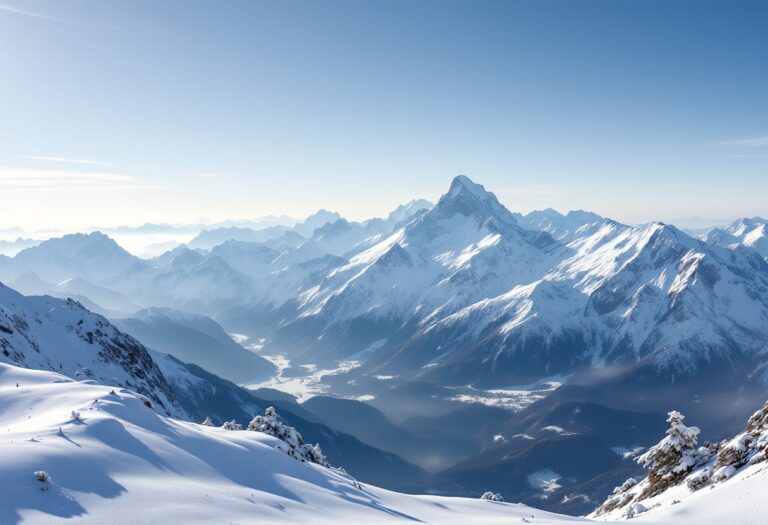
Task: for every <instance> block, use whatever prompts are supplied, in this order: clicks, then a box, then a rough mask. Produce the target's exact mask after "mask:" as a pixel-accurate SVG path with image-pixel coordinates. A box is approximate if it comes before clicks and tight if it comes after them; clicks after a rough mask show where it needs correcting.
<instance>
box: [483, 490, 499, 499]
mask: <svg viewBox="0 0 768 525" xmlns="http://www.w3.org/2000/svg"><path fill="white" fill-rule="evenodd" d="M480 499H484V500H488V501H504V498H503V497H502V496H501V494H499V493H498V492H491V491H490V490H489V491H488V492H484V493H483V495H482V496H480Z"/></svg>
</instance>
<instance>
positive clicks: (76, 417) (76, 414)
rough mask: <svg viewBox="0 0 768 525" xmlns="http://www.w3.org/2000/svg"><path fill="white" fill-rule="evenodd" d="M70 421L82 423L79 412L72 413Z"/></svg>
mask: <svg viewBox="0 0 768 525" xmlns="http://www.w3.org/2000/svg"><path fill="white" fill-rule="evenodd" d="M72 421H82V420H81V419H80V412H75V411H74V410H73V411H72Z"/></svg>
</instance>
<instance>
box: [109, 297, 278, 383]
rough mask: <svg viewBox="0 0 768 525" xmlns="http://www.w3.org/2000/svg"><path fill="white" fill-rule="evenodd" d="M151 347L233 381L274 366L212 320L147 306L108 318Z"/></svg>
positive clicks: (263, 374) (257, 377)
mask: <svg viewBox="0 0 768 525" xmlns="http://www.w3.org/2000/svg"><path fill="white" fill-rule="evenodd" d="M112 322H113V323H114V324H115V325H117V326H118V327H119V328H120V329H121V330H123V331H124V332H126V333H128V334H131V335H132V336H134V337H135V338H137V339H139V340H140V341H142V342H143V343H144V344H146V345H148V346H149V347H151V348H153V349H154V350H157V351H160V352H163V353H166V354H171V355H172V356H174V357H175V358H177V359H179V360H180V361H182V362H184V363H194V364H197V365H199V366H201V367H202V368H204V369H206V370H209V371H210V372H213V373H214V374H216V375H218V376H220V377H223V378H225V379H229V380H231V381H233V382H235V383H243V382H257V381H261V380H263V379H265V378H267V377H269V376H271V375H272V374H273V373H274V372H275V366H274V365H273V364H272V363H270V362H269V361H267V360H266V359H264V358H263V357H260V356H258V355H256V354H254V353H253V352H251V351H249V350H246V349H245V348H243V347H242V346H240V345H239V344H237V343H235V342H234V341H233V340H232V338H231V337H230V336H229V335H227V333H226V332H224V330H223V329H222V328H221V326H219V324H218V323H216V322H215V321H214V320H213V319H210V318H209V317H205V316H202V315H196V314H190V313H188V312H182V311H180V310H173V309H170V308H147V309H145V310H141V311H139V312H136V314H135V315H134V316H133V317H129V318H124V319H114V320H113V321H112Z"/></svg>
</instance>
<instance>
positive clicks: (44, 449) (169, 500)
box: [0, 364, 768, 525]
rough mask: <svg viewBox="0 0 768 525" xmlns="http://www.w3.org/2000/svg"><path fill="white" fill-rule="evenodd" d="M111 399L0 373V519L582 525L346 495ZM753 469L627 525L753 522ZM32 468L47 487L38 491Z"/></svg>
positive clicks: (248, 443)
mask: <svg viewBox="0 0 768 525" xmlns="http://www.w3.org/2000/svg"><path fill="white" fill-rule="evenodd" d="M111 392H112V389H111V387H105V386H101V385H97V384H93V383H92V382H88V381H86V382H76V381H72V380H70V379H68V378H66V377H64V376H61V375H59V374H56V373H53V372H45V371H37V370H28V369H23V368H19V367H14V366H10V365H6V364H0V428H2V429H3V430H4V431H3V434H2V439H1V440H0V457H1V458H2V459H3V461H0V479H2V480H3V490H2V491H0V522H2V523H4V524H9V525H16V524H21V523H24V524H33V525H36V524H49V523H51V524H55V523H64V522H66V523H93V524H106V523H109V524H114V525H119V524H131V525H135V524H150V523H167V524H169V525H174V524H185V525H186V524H195V523H200V524H206V525H209V524H211V523H243V524H244V523H254V522H258V523H345V524H346V523H348V524H358V523H371V524H386V523H408V522H414V521H417V522H421V523H433V524H477V525H490V524H495V523H498V524H507V523H540V524H550V525H554V524H567V523H594V522H593V521H590V520H587V519H584V518H574V517H569V516H562V515H556V514H551V513H547V512H544V511H540V510H537V509H534V508H531V507H527V506H524V505H518V504H509V503H499V502H490V501H482V500H478V499H463V498H449V497H436V496H411V495H404V494H398V493H395V492H391V491H387V490H383V489H379V488H376V487H373V486H370V485H365V484H363V485H360V484H356V483H355V481H354V479H353V478H351V477H349V476H348V475H346V474H343V473H341V472H338V471H335V470H332V469H327V468H324V467H320V466H318V465H315V464H311V463H302V462H299V461H297V460H295V459H293V458H291V457H289V456H288V455H287V454H285V453H283V452H282V451H280V450H278V448H277V447H278V446H279V443H280V442H279V441H278V440H277V439H276V438H273V437H271V436H268V435H266V434H262V433H259V432H250V431H228V430H224V429H221V428H213V427H205V426H202V425H198V424H195V423H188V422H183V421H179V420H175V419H171V418H167V417H164V416H161V415H159V414H158V413H157V412H156V411H154V410H152V409H150V408H148V407H147V406H146V405H145V403H144V401H143V398H142V397H141V396H137V395H136V394H134V393H132V392H131V391H130V390H126V389H121V390H116V391H114V393H111ZM73 411H75V412H77V413H78V414H79V421H78V420H76V419H74V418H73V417H72V412H73ZM764 466H765V463H764V462H763V463H760V464H755V465H753V466H748V467H745V468H743V469H742V470H741V471H740V472H738V473H737V474H735V475H734V476H733V477H731V478H730V479H728V480H727V481H723V482H720V483H719V484H718V486H717V487H716V488H714V489H701V490H699V491H698V492H695V493H690V491H689V490H688V489H681V490H678V488H675V490H672V491H669V492H668V493H664V494H663V495H662V496H660V497H659V498H658V500H657V501H654V504H655V503H660V505H659V506H658V507H656V508H653V509H651V510H649V511H647V512H644V513H640V514H639V515H637V516H636V517H635V518H634V520H633V521H635V520H636V521H638V522H640V523H659V524H662V523H664V524H666V523H696V524H701V525H715V524H717V525H721V524H723V523H731V524H736V525H749V524H760V523H764V519H765V518H764V516H765V513H766V511H768V508H767V506H766V505H767V504H766V502H765V498H764V494H765V490H766V488H768V475H767V474H768V472H766V470H765V468H764ZM39 471H44V472H45V473H47V475H48V476H50V481H48V482H40V481H38V480H37V478H36V476H35V475H34V473H35V472H39ZM42 489H45V490H42ZM599 519H601V520H602V519H616V517H614V516H603V517H602V518H599Z"/></svg>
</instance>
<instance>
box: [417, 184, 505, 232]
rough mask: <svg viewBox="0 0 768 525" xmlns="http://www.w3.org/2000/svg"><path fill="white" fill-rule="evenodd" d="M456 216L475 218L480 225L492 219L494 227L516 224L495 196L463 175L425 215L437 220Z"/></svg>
mask: <svg viewBox="0 0 768 525" xmlns="http://www.w3.org/2000/svg"><path fill="white" fill-rule="evenodd" d="M456 214H460V215H463V216H465V217H475V218H476V219H477V220H478V221H479V222H481V223H482V222H485V221H486V220H488V219H494V220H495V221H494V222H497V224H496V226H502V227H505V226H512V225H516V224H517V221H516V220H515V218H514V216H513V215H512V213H511V212H510V211H509V210H508V209H506V208H505V207H504V206H503V205H502V204H501V203H500V202H499V200H498V199H497V198H496V195H494V194H493V193H492V192H490V191H487V190H486V189H485V187H483V186H482V185H481V184H476V183H475V182H473V181H472V180H471V179H470V178H469V177H467V176H465V175H458V176H457V177H456V178H454V179H453V181H452V182H451V187H450V189H449V190H448V193H446V194H444V195H443V196H442V197H440V200H439V201H438V202H437V204H436V205H435V206H434V207H433V208H432V209H431V210H430V211H429V212H428V213H427V215H428V216H432V217H433V218H435V219H437V220H442V219H447V218H450V217H452V216H454V215H456Z"/></svg>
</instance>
